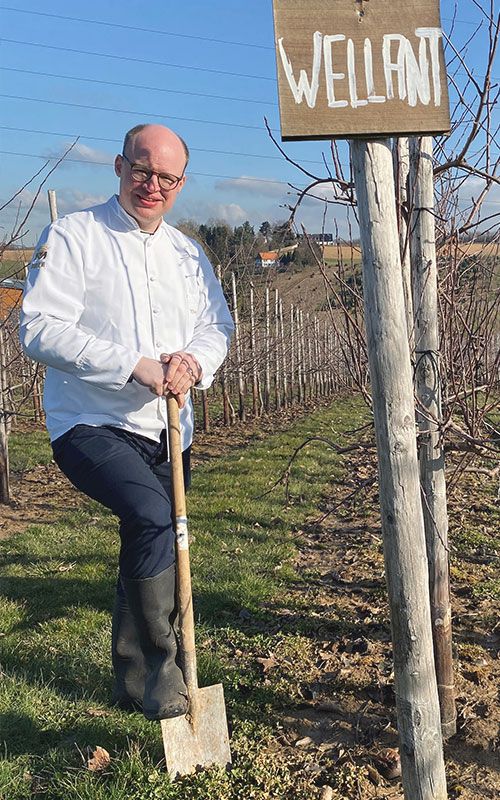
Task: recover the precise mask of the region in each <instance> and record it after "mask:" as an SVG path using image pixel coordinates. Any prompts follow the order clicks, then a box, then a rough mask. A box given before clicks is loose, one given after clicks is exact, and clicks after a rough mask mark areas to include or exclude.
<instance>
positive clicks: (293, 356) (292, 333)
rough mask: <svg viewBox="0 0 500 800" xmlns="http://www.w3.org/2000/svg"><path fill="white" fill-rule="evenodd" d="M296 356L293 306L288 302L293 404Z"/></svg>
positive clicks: (291, 399)
mask: <svg viewBox="0 0 500 800" xmlns="http://www.w3.org/2000/svg"><path fill="white" fill-rule="evenodd" d="M296 363H297V356H296V354H295V307H294V305H293V303H291V304H290V405H291V406H293V402H294V399H293V393H294V389H295V385H296V382H295V365H296Z"/></svg>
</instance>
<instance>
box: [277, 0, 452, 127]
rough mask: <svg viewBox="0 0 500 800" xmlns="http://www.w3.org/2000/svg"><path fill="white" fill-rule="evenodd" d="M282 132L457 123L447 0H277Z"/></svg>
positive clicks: (442, 125)
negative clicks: (443, 11)
mask: <svg viewBox="0 0 500 800" xmlns="http://www.w3.org/2000/svg"><path fill="white" fill-rule="evenodd" d="M273 4H274V25H275V34H276V58H277V63H278V88H279V100H280V115H281V136H282V139H283V140H284V141H288V140H293V139H330V138H351V137H356V136H362V137H365V138H373V137H377V136H388V135H398V134H399V135H405V136H407V135H410V134H422V135H423V134H435V133H445V132H447V131H449V130H450V113H449V101H448V87H447V82H446V68H445V63H444V56H443V47H442V32H441V20H440V13H439V0H416V1H414V2H412V1H411V0H410V2H402V1H400V2H395V0H273Z"/></svg>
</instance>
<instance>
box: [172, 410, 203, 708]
mask: <svg viewBox="0 0 500 800" xmlns="http://www.w3.org/2000/svg"><path fill="white" fill-rule="evenodd" d="M167 417H168V442H169V449H170V468H171V480H172V500H173V506H174V514H175V535H176V549H177V597H178V603H179V630H180V639H181V647H180V652H181V658H182V666H183V672H184V680H185V681H186V686H187V689H188V693H189V695H190V696H192V694H193V693H194V692H195V691H196V689H197V688H198V679H197V675H196V649H195V640H194V614H193V593H192V590H191V567H190V563H189V538H188V527H187V515H186V493H185V490H184V470H183V465H182V449H181V426H180V420H179V407H178V405H177V400H176V399H175V397H173V396H172V395H169V396H168V397H167Z"/></svg>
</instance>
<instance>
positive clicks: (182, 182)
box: [177, 175, 187, 192]
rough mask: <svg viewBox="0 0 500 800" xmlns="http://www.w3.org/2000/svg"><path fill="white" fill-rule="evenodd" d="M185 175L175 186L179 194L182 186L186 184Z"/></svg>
mask: <svg viewBox="0 0 500 800" xmlns="http://www.w3.org/2000/svg"><path fill="white" fill-rule="evenodd" d="M186 179H187V175H183V176H182V178H181V179H180V181H179V183H178V184H177V190H178V191H179V192H180V191H181V189H182V188H183V186H184V184H185V183H186Z"/></svg>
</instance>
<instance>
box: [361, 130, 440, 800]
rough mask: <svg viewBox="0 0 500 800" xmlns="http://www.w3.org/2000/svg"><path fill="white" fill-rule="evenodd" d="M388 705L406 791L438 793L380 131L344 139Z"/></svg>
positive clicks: (395, 258)
mask: <svg viewBox="0 0 500 800" xmlns="http://www.w3.org/2000/svg"><path fill="white" fill-rule="evenodd" d="M351 154H352V162H353V168H354V181H355V187H356V195H357V200H358V210H359V222H360V232H361V245H362V252H363V286H364V303H365V322H366V329H367V345H368V356H369V363H370V376H371V383H372V395H373V411H374V417H375V432H376V439H377V450H378V468H379V489H380V505H381V516H382V532H383V540H384V558H385V568H386V581H387V588H388V595H389V603H390V609H391V624H392V641H393V652H394V675H395V690H396V708H397V717H398V729H399V738H400V752H401V766H402V778H403V790H404V796H405V798H406V800H445V798H446V797H447V792H446V778H445V772H444V758H443V749H442V736H441V724H440V715H439V699H438V692H437V684H436V674H435V669H434V657H433V650H432V628H431V616H430V608H429V595H428V585H429V579H428V570H427V556H426V546H425V533H424V522H423V516H422V505H421V499H420V483H419V474H418V460H417V448H416V438H415V410H414V402H413V381H412V370H411V363H410V351H409V346H408V337H407V334H406V318H405V309H404V296H403V285H402V279H401V258H400V252H399V240H398V229H397V219H396V202H395V193H394V175H393V166H392V157H391V148H390V142H389V140H383V139H381V140H378V141H370V142H367V141H363V140H359V141H353V142H351Z"/></svg>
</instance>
